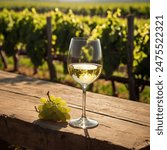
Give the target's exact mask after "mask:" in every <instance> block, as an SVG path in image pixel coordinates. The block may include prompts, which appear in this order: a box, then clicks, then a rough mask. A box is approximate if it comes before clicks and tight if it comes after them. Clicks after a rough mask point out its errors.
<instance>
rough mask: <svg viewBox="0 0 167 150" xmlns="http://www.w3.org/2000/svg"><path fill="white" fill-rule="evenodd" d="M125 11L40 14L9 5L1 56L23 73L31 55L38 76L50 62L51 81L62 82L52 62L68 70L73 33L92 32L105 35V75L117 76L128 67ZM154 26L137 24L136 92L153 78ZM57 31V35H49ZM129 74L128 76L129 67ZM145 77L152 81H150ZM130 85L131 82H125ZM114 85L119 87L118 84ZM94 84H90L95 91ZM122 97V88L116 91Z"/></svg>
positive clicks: (0, 21) (0, 26)
mask: <svg viewBox="0 0 167 150" xmlns="http://www.w3.org/2000/svg"><path fill="white" fill-rule="evenodd" d="M121 16H122V12H121V10H120V9H116V10H115V11H114V12H112V11H109V10H108V11H107V12H106V17H103V18H101V17H99V16H86V17H83V16H81V15H79V16H78V15H76V14H75V13H74V12H73V11H72V10H71V9H69V10H68V12H63V11H60V10H59V9H58V8H56V9H55V10H52V11H48V12H45V13H42V14H41V13H38V12H37V10H36V9H35V8H32V9H31V10H29V9H24V10H22V11H18V12H16V11H13V10H7V9H3V10H2V11H1V12H0V57H1V60H0V61H1V62H2V63H3V66H4V68H6V67H7V63H6V56H7V57H12V58H13V62H14V66H13V70H14V71H18V66H19V60H20V59H19V58H21V57H22V56H21V55H26V56H28V58H29V59H30V60H31V63H32V64H33V68H34V74H36V73H37V72H38V71H39V68H40V67H41V66H43V65H46V64H47V65H48V70H49V72H50V79H51V80H53V81H58V80H59V79H58V77H57V68H58V66H56V65H54V64H53V62H52V60H58V61H61V62H62V64H63V74H65V75H66V74H68V72H67V65H66V57H67V53H68V47H69V43H70V39H71V37H74V36H91V37H92V38H99V39H100V41H101V45H102V51H103V62H104V67H103V73H102V76H101V78H103V79H105V80H111V81H112V80H113V81H114V79H113V75H115V74H117V73H118V70H120V69H121V68H124V69H125V70H126V67H127V64H128V59H127V49H128V48H127V42H128V41H127V30H128V26H127V22H126V19H123V18H122V17H121ZM149 34H150V30H149V22H148V21H147V22H140V23H139V22H137V23H135V25H134V42H133V44H134V50H133V55H134V60H133V70H132V72H133V78H134V79H135V81H136V84H135V86H136V93H137V95H138V99H139V93H140V92H142V91H143V90H144V88H145V86H146V85H149V84H148V82H149V78H150V69H149V67H150V64H149V62H150V49H149V47H150V36H149ZM49 35H51V37H49ZM123 76H124V77H127V74H126V71H124V75H123ZM143 81H148V82H147V83H145V82H143ZM120 82H123V84H125V87H126V88H128V87H127V82H124V81H122V80H121V81H120ZM112 88H115V85H114V82H112ZM91 89H93V87H90V90H91ZM112 94H113V95H116V92H114V93H112Z"/></svg>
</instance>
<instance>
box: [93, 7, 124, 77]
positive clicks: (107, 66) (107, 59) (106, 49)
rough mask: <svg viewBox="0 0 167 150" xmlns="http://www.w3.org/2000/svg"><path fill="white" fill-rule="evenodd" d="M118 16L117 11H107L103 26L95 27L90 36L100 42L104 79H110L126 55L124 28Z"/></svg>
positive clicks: (118, 12) (118, 11)
mask: <svg viewBox="0 0 167 150" xmlns="http://www.w3.org/2000/svg"><path fill="white" fill-rule="evenodd" d="M120 15H121V13H120V10H119V9H118V10H117V12H115V13H111V12H110V11H108V16H107V18H106V20H105V22H104V24H103V25H97V26H96V28H95V29H94V30H93V31H92V36H95V37H98V38H100V41H101V45H102V50H103V63H104V65H103V68H104V72H105V75H106V77H110V76H111V74H112V73H113V72H114V71H115V70H116V69H117V68H118V66H119V65H120V63H121V62H122V60H123V58H125V56H124V55H125V54H126V53H125V50H126V28H125V25H124V24H123V23H122V22H121V20H120V19H119V17H120Z"/></svg>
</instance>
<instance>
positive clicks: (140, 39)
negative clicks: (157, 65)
mask: <svg viewBox="0 0 167 150" xmlns="http://www.w3.org/2000/svg"><path fill="white" fill-rule="evenodd" d="M134 34H135V36H134V37H135V40H134V45H135V49H134V64H133V65H134V74H135V77H136V78H138V79H145V80H147V79H149V77H150V69H149V68H150V28H149V25H148V24H144V25H142V26H141V25H136V27H135V33H134Z"/></svg>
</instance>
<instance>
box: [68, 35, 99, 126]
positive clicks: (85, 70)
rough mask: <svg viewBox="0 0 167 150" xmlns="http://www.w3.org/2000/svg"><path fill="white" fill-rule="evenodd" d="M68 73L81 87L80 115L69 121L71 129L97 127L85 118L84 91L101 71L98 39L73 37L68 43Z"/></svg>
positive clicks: (93, 122) (94, 122)
mask: <svg viewBox="0 0 167 150" xmlns="http://www.w3.org/2000/svg"><path fill="white" fill-rule="evenodd" d="M67 65H68V71H69V74H70V75H71V76H72V78H73V79H74V80H75V81H76V82H78V83H79V84H80V85H81V87H82V91H83V94H82V115H81V117H80V118H77V119H72V120H70V122H69V124H70V125H71V126H72V127H77V128H82V129H87V128H93V127H96V126H98V122H97V121H96V120H93V119H89V118H87V117H86V89H87V87H88V85H89V84H91V83H93V82H94V81H95V80H96V79H97V78H98V77H99V76H100V74H101V71H102V51H101V44H100V40H99V39H91V38H87V37H73V38H72V39H71V42H70V46H69V52H68V59H67Z"/></svg>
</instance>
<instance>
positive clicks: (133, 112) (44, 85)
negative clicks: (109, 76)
mask: <svg viewBox="0 0 167 150" xmlns="http://www.w3.org/2000/svg"><path fill="white" fill-rule="evenodd" d="M2 85H3V88H2V89H3V90H9V91H13V92H18V93H22V94H27V95H30V96H38V97H42V96H46V93H47V91H50V92H51V94H53V95H55V96H56V95H57V96H60V97H63V98H64V99H66V100H68V103H69V104H71V105H73V104H74V105H77V106H79V107H81V98H82V97H81V90H80V89H77V88H73V87H69V86H65V85H62V84H55V83H52V82H47V81H43V80H37V79H32V78H29V77H25V76H21V75H17V74H11V73H6V72H3V71H0V89H1V86H2ZM11 86H12V88H11ZM109 104H111V105H110V107H109ZM99 105H100V107H99ZM92 108H94V109H92ZM87 110H88V111H94V110H95V111H96V112H98V113H101V114H104V115H109V116H112V117H115V118H120V119H123V120H128V121H132V122H135V123H139V124H143V125H146V126H149V125H150V123H149V122H150V114H149V112H150V109H149V105H147V104H143V103H138V102H132V101H129V100H124V99H120V98H116V97H112V96H105V95H101V94H95V93H91V92H87Z"/></svg>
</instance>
